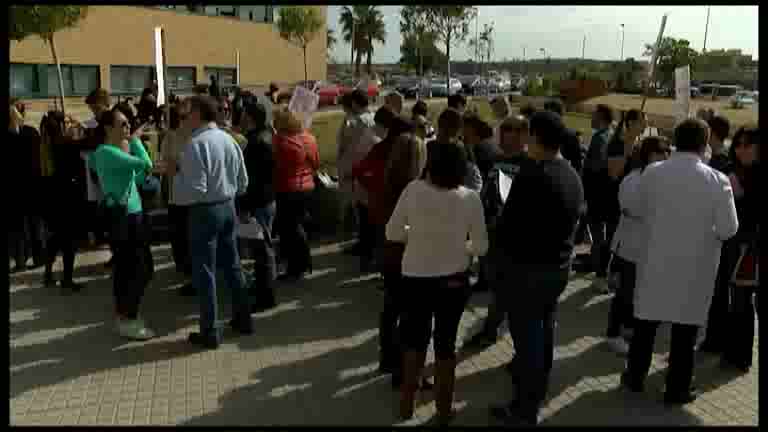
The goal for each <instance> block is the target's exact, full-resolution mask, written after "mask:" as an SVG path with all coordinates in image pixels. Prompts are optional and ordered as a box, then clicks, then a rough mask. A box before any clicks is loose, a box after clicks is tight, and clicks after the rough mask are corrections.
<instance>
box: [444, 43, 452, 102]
mask: <svg viewBox="0 0 768 432" xmlns="http://www.w3.org/2000/svg"><path fill="white" fill-rule="evenodd" d="M445 58H446V60H447V62H448V66H447V69H448V70H447V71H446V74H445V85H446V90H447V91H448V95H450V94H451V37H450V36H448V37H447V38H445Z"/></svg>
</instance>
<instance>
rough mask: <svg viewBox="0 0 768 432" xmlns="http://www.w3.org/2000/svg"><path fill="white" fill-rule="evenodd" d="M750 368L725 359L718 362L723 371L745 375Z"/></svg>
mask: <svg viewBox="0 0 768 432" xmlns="http://www.w3.org/2000/svg"><path fill="white" fill-rule="evenodd" d="M751 368H752V365H748V364H740V363H736V362H732V361H730V360H727V359H722V360H720V369H722V370H724V371H736V372H739V373H742V374H747V373H749V370H750V369H751Z"/></svg>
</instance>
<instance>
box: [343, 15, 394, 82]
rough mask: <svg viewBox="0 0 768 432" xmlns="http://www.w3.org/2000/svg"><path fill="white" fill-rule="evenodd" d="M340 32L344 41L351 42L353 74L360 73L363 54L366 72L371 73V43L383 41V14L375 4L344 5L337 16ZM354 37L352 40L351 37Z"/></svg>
mask: <svg viewBox="0 0 768 432" xmlns="http://www.w3.org/2000/svg"><path fill="white" fill-rule="evenodd" d="M339 24H340V25H341V33H342V38H343V39H344V42H346V43H351V44H352V53H353V56H354V58H355V74H356V75H360V63H361V62H362V59H363V54H365V55H366V56H367V65H366V66H367V68H368V73H369V74H370V73H371V61H372V59H373V51H374V48H373V44H374V43H375V42H380V43H384V42H385V41H386V37H387V31H386V28H385V25H384V15H383V14H382V13H381V11H380V10H379V9H378V8H377V7H376V6H365V5H355V6H344V7H343V8H342V10H341V15H340V16H339ZM353 37H354V39H355V40H354V42H353V41H352V38H353Z"/></svg>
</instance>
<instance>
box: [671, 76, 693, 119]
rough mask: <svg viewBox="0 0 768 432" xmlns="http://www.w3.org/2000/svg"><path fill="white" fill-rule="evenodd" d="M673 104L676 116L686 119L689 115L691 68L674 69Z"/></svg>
mask: <svg viewBox="0 0 768 432" xmlns="http://www.w3.org/2000/svg"><path fill="white" fill-rule="evenodd" d="M675 103H676V105H677V116H678V118H679V119H681V120H682V119H686V118H688V116H689V115H690V113H691V67H690V66H683V67H679V68H677V69H675Z"/></svg>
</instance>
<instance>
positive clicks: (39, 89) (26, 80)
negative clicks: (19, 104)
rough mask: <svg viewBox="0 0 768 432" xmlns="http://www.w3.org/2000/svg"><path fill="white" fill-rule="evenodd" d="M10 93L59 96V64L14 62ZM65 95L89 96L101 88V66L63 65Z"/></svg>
mask: <svg viewBox="0 0 768 432" xmlns="http://www.w3.org/2000/svg"><path fill="white" fill-rule="evenodd" d="M10 72H11V77H10V78H11V95H13V96H20V97H33V98H34V97H43V98H44V97H55V96H59V74H58V72H57V70H56V65H35V64H12V65H11V71H10ZM61 76H62V80H63V81H64V96H65V97H70V96H86V95H88V94H89V93H90V92H92V91H93V90H95V89H97V88H99V86H100V85H101V80H100V76H99V67H98V66H82V65H66V64H63V65H61Z"/></svg>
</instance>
